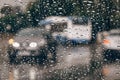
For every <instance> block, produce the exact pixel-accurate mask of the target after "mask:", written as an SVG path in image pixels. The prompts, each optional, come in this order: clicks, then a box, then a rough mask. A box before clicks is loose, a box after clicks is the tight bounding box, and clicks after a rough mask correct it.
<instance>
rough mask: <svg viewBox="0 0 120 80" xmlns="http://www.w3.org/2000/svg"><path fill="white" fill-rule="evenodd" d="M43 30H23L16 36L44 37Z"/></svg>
mask: <svg viewBox="0 0 120 80" xmlns="http://www.w3.org/2000/svg"><path fill="white" fill-rule="evenodd" d="M42 31H43V30H42V29H37V28H27V29H23V30H21V31H19V32H18V34H16V36H20V37H22V36H23V37H24V36H25V37H30V36H32V37H42V36H43V35H42V33H43V32H42Z"/></svg>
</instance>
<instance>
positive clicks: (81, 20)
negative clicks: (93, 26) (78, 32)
mask: <svg viewBox="0 0 120 80" xmlns="http://www.w3.org/2000/svg"><path fill="white" fill-rule="evenodd" d="M72 22H73V24H74V25H88V19H87V18H82V17H80V18H78V17H75V18H73V19H72Z"/></svg>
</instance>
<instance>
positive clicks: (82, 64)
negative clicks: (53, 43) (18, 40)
mask: <svg viewBox="0 0 120 80" xmlns="http://www.w3.org/2000/svg"><path fill="white" fill-rule="evenodd" d="M2 41H3V42H2V43H1V44H0V45H1V47H0V48H1V51H0V52H1V56H0V57H1V58H0V80H92V79H93V74H91V65H90V64H91V60H92V59H94V58H93V57H94V56H93V54H94V53H95V49H94V47H93V46H94V45H79V46H69V47H64V46H62V45H59V46H58V50H57V62H56V63H46V64H44V65H37V64H32V65H31V64H26V63H23V64H20V65H9V64H8V57H7V54H6V52H5V51H6V50H5V49H6V46H7V44H6V45H4V46H3V44H5V43H6V41H7V40H2ZM97 54H99V53H97ZM96 56H97V57H99V58H100V56H98V55H96ZM95 74H96V73H95ZM97 80H98V79H97Z"/></svg>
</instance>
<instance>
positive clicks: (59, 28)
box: [50, 23, 67, 32]
mask: <svg viewBox="0 0 120 80" xmlns="http://www.w3.org/2000/svg"><path fill="white" fill-rule="evenodd" d="M50 26H51V30H52V32H63V30H64V29H66V28H67V23H52V24H51V25H50Z"/></svg>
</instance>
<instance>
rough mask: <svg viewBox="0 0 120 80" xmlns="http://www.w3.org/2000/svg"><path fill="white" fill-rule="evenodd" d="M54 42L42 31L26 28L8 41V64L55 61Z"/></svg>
mask: <svg viewBox="0 0 120 80" xmlns="http://www.w3.org/2000/svg"><path fill="white" fill-rule="evenodd" d="M56 46H57V44H56V42H55V40H54V39H53V38H52V37H51V35H50V34H49V33H47V32H46V31H45V30H44V29H40V28H31V27H30V28H26V29H22V30H20V31H19V32H18V33H17V34H16V35H15V36H14V37H13V39H10V40H9V47H8V56H9V60H10V63H11V64H12V63H20V62H26V61H27V62H37V63H43V62H44V61H53V62H54V61H56Z"/></svg>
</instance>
